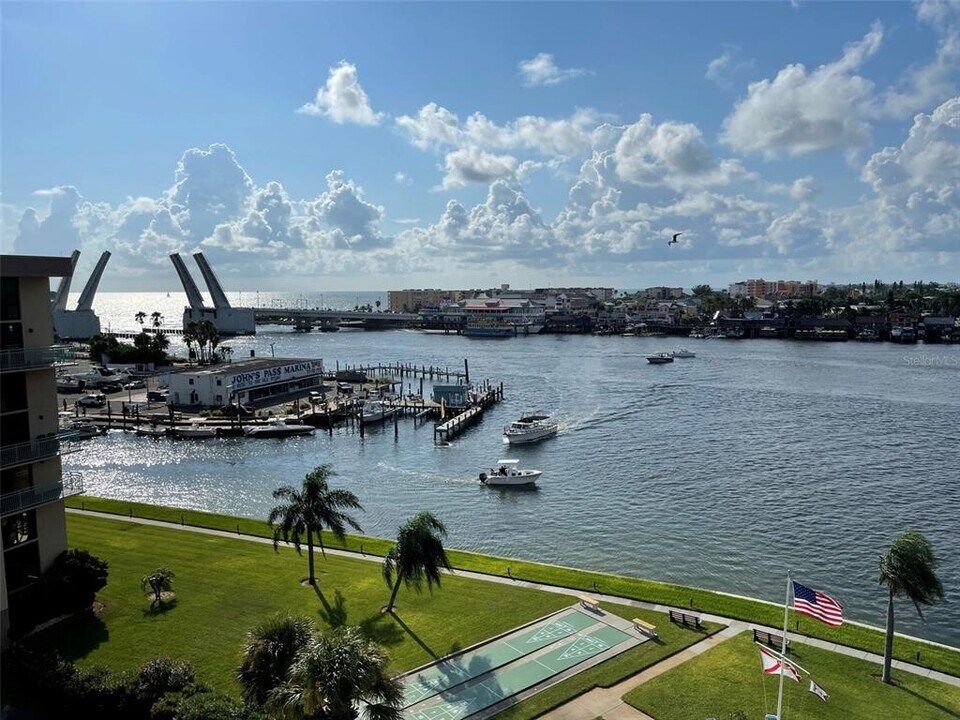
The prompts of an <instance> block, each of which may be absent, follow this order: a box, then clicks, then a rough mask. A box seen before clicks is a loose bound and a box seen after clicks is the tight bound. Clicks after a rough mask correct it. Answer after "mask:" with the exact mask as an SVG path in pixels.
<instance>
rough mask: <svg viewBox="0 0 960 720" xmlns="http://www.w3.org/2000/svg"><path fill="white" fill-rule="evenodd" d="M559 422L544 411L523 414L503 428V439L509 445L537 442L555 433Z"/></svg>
mask: <svg viewBox="0 0 960 720" xmlns="http://www.w3.org/2000/svg"><path fill="white" fill-rule="evenodd" d="M559 427H560V425H559V423H558V422H557V421H556V420H554V419H552V418H551V417H550V416H549V415H547V414H544V413H533V414H531V415H524V416H523V417H521V418H520V419H519V420H514V421H513V422H512V423H510V424H509V425H506V426H504V428H503V441H504V442H505V443H508V444H510V445H520V444H523V443H532V442H537V441H538V440H545V439H546V438H548V437H553V436H554V435H556V434H557V430H558V429H559Z"/></svg>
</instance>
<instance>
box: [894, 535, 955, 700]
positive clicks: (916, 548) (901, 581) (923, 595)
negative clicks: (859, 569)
mask: <svg viewBox="0 0 960 720" xmlns="http://www.w3.org/2000/svg"><path fill="white" fill-rule="evenodd" d="M937 565H939V560H937V558H936V557H934V555H933V548H932V547H931V546H930V541H929V540H927V538H925V537H924V536H923V533H921V532H919V531H917V530H907V531H906V532H902V533H900V534H899V535H897V537H896V538H895V539H894V541H893V545H891V546H890V550H888V551H887V554H886V555H885V556H882V557H881V558H880V584H881V585H885V586H886V588H887V590H889V591H890V599H889V600H888V602H887V641H886V643H885V645H884V649H883V681H884V682H885V683H889V682H890V661H891V659H892V657H893V599H894V598H895V597H901V596H903V595H906V596H907V597H908V598H910V599H911V600H912V601H913V604H914V606H915V607H916V608H917V614H918V615H920V619H921V620H923V611H922V610H921V609H920V606H921V605H936V604H937V603H938V602H940V601H941V600H943V583H941V582H940V578H938V577H937V572H936V570H937Z"/></svg>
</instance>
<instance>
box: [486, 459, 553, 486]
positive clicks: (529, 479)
mask: <svg viewBox="0 0 960 720" xmlns="http://www.w3.org/2000/svg"><path fill="white" fill-rule="evenodd" d="M497 465H498V467H495V468H491V469H490V470H488V471H487V472H482V473H480V482H481V483H483V484H484V485H515V486H522V485H536V484H537V479H538V478H539V477H540V475H541V474H542V473H541V472H540V471H539V470H523V469H521V468H520V467H519V465H520V461H519V460H499V461H497Z"/></svg>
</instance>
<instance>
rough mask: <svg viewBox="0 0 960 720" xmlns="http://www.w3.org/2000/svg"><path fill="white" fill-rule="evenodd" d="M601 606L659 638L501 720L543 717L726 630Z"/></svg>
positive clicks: (545, 693) (509, 712) (568, 681)
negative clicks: (651, 628)
mask: <svg viewBox="0 0 960 720" xmlns="http://www.w3.org/2000/svg"><path fill="white" fill-rule="evenodd" d="M600 606H601V607H602V608H603V609H604V610H606V611H607V612H609V613H613V614H615V615H619V616H620V617H622V618H625V619H627V620H633V618H635V617H638V618H641V619H643V620H646V621H648V622H651V623H653V624H655V625H656V626H657V633H658V635H659V637H658V639H656V640H651V641H648V642H645V643H643V644H642V645H638V646H637V647H634V648H630V649H629V650H626V651H625V652H622V653H620V654H619V655H617V656H616V657H613V658H611V659H609V660H607V661H606V662H603V663H600V664H599V665H595V666H593V667H592V668H589V669H587V670H584V671H583V672H581V673H578V674H576V675H574V676H573V677H570V678H568V679H566V680H564V681H563V682H560V683H557V684H556V685H554V686H553V687H550V688H548V689H546V690H544V691H543V692H541V693H537V694H536V695H534V696H533V697H531V698H529V699H528V700H525V701H523V702H522V703H519V704H517V705H514V706H513V707H511V708H507V709H506V710H504V711H502V712H500V713H497V715H496V718H497V720H528V719H529V718H536V717H539V716H540V715H542V714H544V713H546V712H549V711H550V710H553V709H554V708H556V707H559V706H560V705H562V704H563V703H565V702H568V701H570V700H572V699H573V698H575V697H578V696H580V695H582V694H584V693H586V692H589V691H591V690H593V689H594V688H596V687H602V688H607V687H610V686H612V685H616V684H617V683H618V682H620V681H621V680H625V679H626V678H628V677H630V676H631V675H635V674H636V673H638V672H640V671H641V670H643V669H645V668H647V667H650V666H651V665H654V664H656V663H658V662H660V661H661V660H663V659H664V658H667V657H670V656H671V655H674V654H676V653H678V652H680V651H681V650H683V649H684V648H686V647H689V646H690V645H693V644H694V643H695V642H699V641H700V640H702V639H703V638H705V637H708V636H709V635H712V634H713V633H715V632H717V631H718V630H720V629H721V627H722V626H721V625H716V624H714V623H704V629H703V630H701V631H698V630H693V629H691V628H686V627H683V626H680V625H674V624H673V623H671V622H668V621H667V619H666V616H665V615H664V614H663V613H656V612H653V611H650V610H640V609H638V608H634V607H628V606H625V605H613V604H611V603H601V604H600Z"/></svg>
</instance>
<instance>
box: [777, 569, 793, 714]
mask: <svg viewBox="0 0 960 720" xmlns="http://www.w3.org/2000/svg"><path fill="white" fill-rule="evenodd" d="M791 590H793V587H792V584H791V582H790V571H789V570H787V594H786V597H785V598H784V601H783V645H782V647H781V649H780V654H781V655H784V656H786V654H787V611H788V610H789V608H790V592H791ZM782 707H783V661H782V660H781V661H780V689H779V690H777V720H783V718H781V717H780V709H781V708H782Z"/></svg>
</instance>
